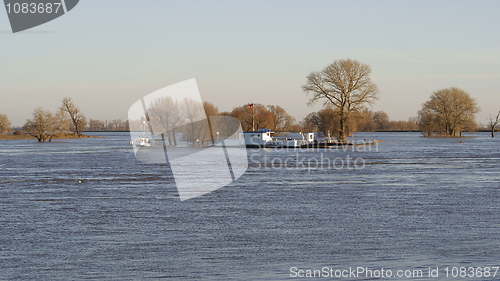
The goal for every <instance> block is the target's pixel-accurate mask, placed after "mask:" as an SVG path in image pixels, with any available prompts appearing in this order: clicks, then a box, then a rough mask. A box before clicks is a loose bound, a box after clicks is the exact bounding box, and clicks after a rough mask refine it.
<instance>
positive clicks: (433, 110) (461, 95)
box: [418, 87, 480, 136]
mask: <svg viewBox="0 0 500 281" xmlns="http://www.w3.org/2000/svg"><path fill="white" fill-rule="evenodd" d="M479 110H480V109H479V107H478V106H477V105H476V101H475V100H474V99H473V98H471V97H470V95H469V94H468V93H467V92H465V91H463V90H461V89H459V88H456V87H451V88H446V89H442V90H438V91H436V92H434V93H433V94H432V95H431V97H430V99H429V100H428V101H427V102H425V103H424V104H423V106H422V110H420V111H419V113H418V114H419V120H420V127H421V129H423V131H424V132H426V133H427V135H432V134H433V133H434V132H437V133H438V134H441V135H447V136H457V135H458V134H461V133H462V131H463V130H464V129H471V128H472V129H473V127H474V124H475V116H476V113H477V112H479Z"/></svg>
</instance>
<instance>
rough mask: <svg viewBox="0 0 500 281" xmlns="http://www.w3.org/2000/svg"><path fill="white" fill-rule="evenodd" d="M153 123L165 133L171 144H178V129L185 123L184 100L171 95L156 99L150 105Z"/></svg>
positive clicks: (157, 129)
mask: <svg viewBox="0 0 500 281" xmlns="http://www.w3.org/2000/svg"><path fill="white" fill-rule="evenodd" d="M148 113H149V118H150V120H149V121H150V122H151V125H152V126H153V127H154V128H155V131H156V132H157V133H164V134H165V135H166V137H167V139H168V142H169V144H170V145H177V138H176V135H175V134H176V129H177V127H179V126H182V125H183V124H184V118H183V110H182V102H181V101H178V100H174V99H172V98H171V97H170V96H166V97H159V98H157V99H155V100H154V101H153V102H152V103H151V104H150V106H149V107H148Z"/></svg>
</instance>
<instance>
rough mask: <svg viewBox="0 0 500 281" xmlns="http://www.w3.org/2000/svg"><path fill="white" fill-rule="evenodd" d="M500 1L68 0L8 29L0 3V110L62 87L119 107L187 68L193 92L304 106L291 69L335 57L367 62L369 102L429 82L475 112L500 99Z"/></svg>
mask: <svg viewBox="0 0 500 281" xmlns="http://www.w3.org/2000/svg"><path fill="white" fill-rule="evenodd" d="M498 11H500V1H456V0H455V1H314V0H312V1H305V0H304V1H291V0H286V1H276V0H275V1H255V0H254V1H164V0H156V1H153V0H144V1H125V0H113V1H112V0H107V1H97V0H82V1H80V3H79V4H78V5H77V6H76V7H75V8H74V9H73V10H72V11H70V12H69V13H68V14H66V15H64V16H62V17H60V18H58V19H56V20H54V21H51V22H49V23H46V24H44V25H41V26H38V27H35V28H33V29H31V30H28V31H25V32H21V33H18V34H12V33H11V31H10V25H9V23H8V19H7V14H6V12H5V11H4V10H0V95H1V101H0V113H4V114H7V115H8V116H9V118H10V119H11V121H12V122H13V123H14V125H23V124H24V122H25V120H26V119H27V118H31V113H32V111H33V109H35V108H36V107H38V106H42V107H44V108H46V109H51V110H55V109H57V107H58V106H59V104H60V101H61V99H62V98H63V97H66V96H69V97H72V98H73V99H74V101H75V103H76V104H77V105H78V106H79V107H80V108H81V109H82V110H83V112H84V114H85V115H86V116H87V118H93V119H118V118H121V119H126V118H127V111H128V108H129V107H130V106H131V105H132V104H133V103H134V102H135V101H136V100H138V99H139V98H141V97H142V96H144V95H147V94H149V93H151V92H153V91H155V90H157V89H159V88H162V87H165V86H168V85H171V84H174V83H177V82H181V81H183V80H186V79H190V78H196V80H197V82H198V86H199V89H200V92H201V95H202V97H203V99H204V100H207V101H211V102H213V103H215V104H216V105H218V106H219V109H220V110H231V108H233V107H235V106H239V105H242V104H245V103H249V102H253V103H263V104H266V105H267V104H278V105H281V106H282V107H284V108H285V109H286V110H287V111H288V112H289V113H290V114H291V115H293V116H294V117H296V118H297V119H302V118H303V117H304V116H305V115H307V114H308V113H310V112H312V111H315V110H318V109H319V108H320V106H319V105H318V106H315V107H308V106H307V101H308V97H307V96H306V95H305V94H304V93H303V92H302V91H301V88H300V86H301V85H302V84H304V83H305V77H306V76H307V75H308V74H309V73H310V72H311V71H314V70H321V69H322V68H324V67H325V66H326V65H327V64H329V63H331V62H333V61H334V60H337V59H346V58H352V59H357V60H359V61H361V62H363V63H366V64H369V65H370V66H371V67H372V71H373V72H372V80H373V81H374V82H375V83H376V84H377V85H378V86H379V88H380V91H381V97H380V100H379V101H378V102H377V103H376V104H375V105H374V106H373V107H372V109H373V110H384V111H386V112H387V113H388V114H389V116H390V118H391V119H393V120H402V119H408V118H409V117H412V116H415V115H416V112H417V111H418V110H419V109H420V107H421V104H422V103H423V102H425V101H426V100H427V99H428V98H429V96H430V95H431V94H432V92H433V91H436V90H438V89H442V88H446V87H452V86H455V87H459V88H461V89H463V90H465V91H467V92H469V93H470V94H471V95H472V96H473V97H474V98H476V100H477V102H478V105H479V106H480V107H481V109H482V112H481V113H480V114H479V115H478V119H477V121H478V122H479V123H485V122H486V118H487V116H488V115H489V114H490V113H491V114H493V113H495V112H496V111H498V109H500V36H499V34H500V17H498Z"/></svg>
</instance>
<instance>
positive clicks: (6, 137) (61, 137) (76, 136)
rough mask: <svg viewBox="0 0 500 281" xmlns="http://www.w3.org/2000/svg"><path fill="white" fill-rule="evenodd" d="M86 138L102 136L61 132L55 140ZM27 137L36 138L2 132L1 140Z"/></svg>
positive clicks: (25, 138) (24, 138) (28, 137)
mask: <svg viewBox="0 0 500 281" xmlns="http://www.w3.org/2000/svg"><path fill="white" fill-rule="evenodd" d="M86 138H100V136H87V135H80V136H78V135H77V134H60V135H57V136H55V137H53V138H52V139H53V140H56V139H58V140H62V139H86ZM27 139H33V140H36V138H35V137H33V136H30V135H25V134H22V135H18V134H16V135H14V134H9V135H2V134H0V140H27Z"/></svg>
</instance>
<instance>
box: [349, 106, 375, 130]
mask: <svg viewBox="0 0 500 281" xmlns="http://www.w3.org/2000/svg"><path fill="white" fill-rule="evenodd" d="M353 115H354V120H355V122H354V125H353V129H355V130H356V131H361V132H373V131H376V130H377V129H378V125H377V123H376V122H375V121H374V120H373V112H372V111H371V110H369V109H368V108H366V107H363V108H361V109H359V110H357V111H356V112H355V113H354V114H353Z"/></svg>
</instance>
